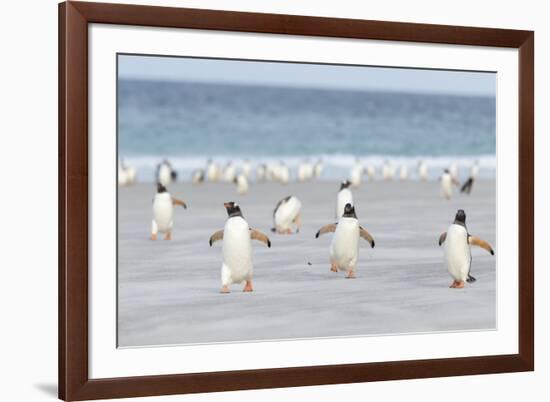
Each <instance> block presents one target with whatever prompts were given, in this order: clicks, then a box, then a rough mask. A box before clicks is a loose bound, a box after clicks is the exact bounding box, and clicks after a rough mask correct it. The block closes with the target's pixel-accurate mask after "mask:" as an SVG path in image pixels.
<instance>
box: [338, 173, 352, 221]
mask: <svg viewBox="0 0 550 402" xmlns="http://www.w3.org/2000/svg"><path fill="white" fill-rule="evenodd" d="M350 185H351V182H349V181H348V180H345V181H343V182H342V183H340V189H339V190H338V195H337V196H336V219H337V220H338V219H340V218H341V217H342V215H343V214H344V208H345V207H346V204H351V205H353V195H352V193H351V190H350V189H349V186H350Z"/></svg>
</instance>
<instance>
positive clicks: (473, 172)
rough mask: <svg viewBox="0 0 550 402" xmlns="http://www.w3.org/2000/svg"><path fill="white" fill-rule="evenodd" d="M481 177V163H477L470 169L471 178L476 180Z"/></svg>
mask: <svg viewBox="0 0 550 402" xmlns="http://www.w3.org/2000/svg"><path fill="white" fill-rule="evenodd" d="M478 175H479V161H475V162H474V164H473V165H472V166H471V167H470V177H471V178H473V179H474V180H475V179H477V176H478Z"/></svg>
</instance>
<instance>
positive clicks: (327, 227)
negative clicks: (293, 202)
mask: <svg viewBox="0 0 550 402" xmlns="http://www.w3.org/2000/svg"><path fill="white" fill-rule="evenodd" d="M336 225H337V223H331V224H329V225H325V226H323V227H322V228H321V229H319V231H318V232H317V233H316V234H315V238H316V239H317V238H318V237H319V236H321V235H322V234H325V233H330V232H334V231H335V230H336Z"/></svg>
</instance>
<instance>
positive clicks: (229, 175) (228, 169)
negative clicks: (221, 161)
mask: <svg viewBox="0 0 550 402" xmlns="http://www.w3.org/2000/svg"><path fill="white" fill-rule="evenodd" d="M236 176H237V169H235V166H234V165H233V163H232V162H231V161H229V162H227V165H225V169H224V170H223V178H224V180H225V181H226V182H228V183H231V182H233V181H234V180H235V177H236Z"/></svg>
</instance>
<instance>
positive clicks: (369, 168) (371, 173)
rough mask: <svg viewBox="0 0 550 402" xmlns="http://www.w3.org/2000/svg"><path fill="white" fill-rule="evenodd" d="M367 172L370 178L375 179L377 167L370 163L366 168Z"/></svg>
mask: <svg viewBox="0 0 550 402" xmlns="http://www.w3.org/2000/svg"><path fill="white" fill-rule="evenodd" d="M366 173H367V177H368V178H369V180H374V178H375V176H376V168H375V167H374V166H373V165H368V166H367V169H366Z"/></svg>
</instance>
